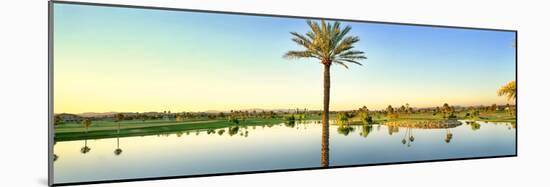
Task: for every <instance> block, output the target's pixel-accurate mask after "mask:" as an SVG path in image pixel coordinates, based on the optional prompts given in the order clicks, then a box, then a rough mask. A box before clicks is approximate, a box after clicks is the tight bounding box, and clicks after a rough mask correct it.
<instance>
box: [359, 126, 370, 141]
mask: <svg viewBox="0 0 550 187" xmlns="http://www.w3.org/2000/svg"><path fill="white" fill-rule="evenodd" d="M371 131H372V125H363V126H362V127H361V133H359V135H361V136H362V137H364V138H366V137H367V136H368V135H369V133H370V132H371Z"/></svg>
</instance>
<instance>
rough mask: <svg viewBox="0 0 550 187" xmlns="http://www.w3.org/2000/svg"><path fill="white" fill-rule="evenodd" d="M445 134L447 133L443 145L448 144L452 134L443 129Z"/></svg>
mask: <svg viewBox="0 0 550 187" xmlns="http://www.w3.org/2000/svg"><path fill="white" fill-rule="evenodd" d="M445 132H446V133H447V134H446V136H445V143H450V142H451V139H453V133H451V130H449V129H445Z"/></svg>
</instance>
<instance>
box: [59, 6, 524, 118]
mask: <svg viewBox="0 0 550 187" xmlns="http://www.w3.org/2000/svg"><path fill="white" fill-rule="evenodd" d="M54 24H55V25H54V29H55V30H54V45H55V46H54V58H55V59H54V62H55V75H54V76H55V79H54V80H55V87H54V88H55V90H54V93H55V101H56V103H55V107H56V108H55V110H56V112H75V113H76V112H105V111H120V112H125V111H128V112H129V111H137V112H139V111H162V110H172V111H204V110H229V109H246V108H296V107H300V108H304V107H307V108H311V109H320V108H321V106H322V69H321V68H322V67H321V66H320V65H319V64H318V62H316V61H315V60H287V59H284V58H282V55H283V54H284V53H285V52H286V51H288V50H296V49H300V48H299V46H297V45H296V44H294V43H293V42H292V41H291V40H290V38H291V35H290V34H289V32H291V31H295V32H298V33H305V32H306V31H307V29H308V27H307V25H306V23H305V20H303V19H294V18H278V17H261V16H244V15H227V14H212V13H196V12H182V11H166V10H147V9H133V8H114V7H98V6H83V5H67V4H55V7H54ZM342 25H350V26H352V31H351V32H350V33H349V35H356V36H359V37H360V39H361V41H360V42H359V43H358V44H357V45H356V49H358V50H362V51H364V52H365V53H366V55H367V57H368V59H367V60H365V61H363V64H364V66H356V65H353V64H352V65H350V69H345V68H343V67H341V66H333V68H332V73H333V74H332V78H333V86H332V98H331V99H332V101H331V108H332V109H333V110H344V109H355V108H358V107H360V106H363V105H366V106H367V107H369V108H384V107H385V106H387V105H389V104H391V105H394V106H398V105H402V104H405V103H409V104H411V106H420V107H423V106H434V105H442V104H443V103H444V102H448V103H449V104H452V105H480V104H483V105H488V104H492V103H497V104H502V103H505V102H506V100H505V98H504V97H498V96H497V95H496V91H497V89H498V88H499V87H500V86H502V85H504V84H505V83H507V82H509V81H511V80H514V79H515V49H514V48H513V46H512V44H513V41H514V40H515V33H513V32H503V31H484V30H469V29H454V28H435V27H420V26H405V25H392V24H378V23H355V22H342Z"/></svg>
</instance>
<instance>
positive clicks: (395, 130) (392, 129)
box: [387, 125, 399, 135]
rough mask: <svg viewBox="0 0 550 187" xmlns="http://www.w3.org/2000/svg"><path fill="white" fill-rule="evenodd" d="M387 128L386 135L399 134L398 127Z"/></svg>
mask: <svg viewBox="0 0 550 187" xmlns="http://www.w3.org/2000/svg"><path fill="white" fill-rule="evenodd" d="M387 127H388V134H390V135H392V134H393V133H398V132H399V127H398V126H391V125H390V126H387Z"/></svg>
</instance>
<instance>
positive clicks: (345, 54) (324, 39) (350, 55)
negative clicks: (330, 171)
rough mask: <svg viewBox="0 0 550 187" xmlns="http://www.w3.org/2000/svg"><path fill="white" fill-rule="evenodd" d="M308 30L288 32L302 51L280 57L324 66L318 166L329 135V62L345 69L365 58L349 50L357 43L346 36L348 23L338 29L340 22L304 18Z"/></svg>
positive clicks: (324, 159)
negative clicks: (315, 61)
mask: <svg viewBox="0 0 550 187" xmlns="http://www.w3.org/2000/svg"><path fill="white" fill-rule="evenodd" d="M307 24H308V25H309V29H310V31H308V32H307V33H306V34H305V35H302V34H298V33H296V32H290V34H292V36H294V37H293V38H292V41H294V42H295V43H296V44H298V45H299V46H301V47H303V50H298V51H294V50H293V51H288V52H287V53H286V54H285V55H284V57H285V58H288V59H302V58H314V59H317V60H319V62H320V63H321V65H323V67H324V79H323V83H324V85H323V116H322V121H323V125H322V126H323V127H322V140H321V166H322V167H328V162H329V157H328V152H329V150H328V143H329V141H328V138H329V128H328V127H329V126H328V120H329V119H328V118H329V103H330V67H331V65H332V64H333V63H335V64H339V65H342V66H344V67H345V68H348V65H347V63H353V64H357V65H362V64H361V63H359V62H358V61H359V60H363V59H366V58H367V57H365V56H364V55H363V54H364V52H363V51H358V50H353V48H354V46H353V45H354V44H355V43H357V42H359V37H357V36H346V35H347V34H348V33H349V31H350V30H351V27H350V26H346V27H345V28H344V29H341V28H340V22H334V23H333V24H331V23H330V22H329V23H327V22H325V21H324V20H322V21H321V25H319V23H317V22H314V21H311V20H308V21H307Z"/></svg>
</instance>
